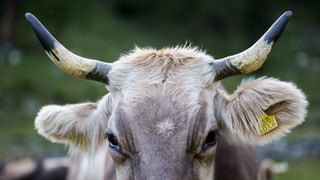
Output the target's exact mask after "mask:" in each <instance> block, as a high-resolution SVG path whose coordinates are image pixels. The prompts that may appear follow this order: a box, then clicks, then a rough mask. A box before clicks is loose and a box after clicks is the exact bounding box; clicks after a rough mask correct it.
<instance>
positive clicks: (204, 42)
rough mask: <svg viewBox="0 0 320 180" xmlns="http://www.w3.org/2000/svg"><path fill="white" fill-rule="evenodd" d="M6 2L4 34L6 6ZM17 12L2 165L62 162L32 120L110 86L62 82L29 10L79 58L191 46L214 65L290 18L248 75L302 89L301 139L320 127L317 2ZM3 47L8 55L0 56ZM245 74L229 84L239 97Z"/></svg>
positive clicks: (216, 0) (56, 1) (95, 3)
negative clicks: (40, 157) (41, 158)
mask: <svg viewBox="0 0 320 180" xmlns="http://www.w3.org/2000/svg"><path fill="white" fill-rule="evenodd" d="M9 1H10V0H0V13H1V16H0V24H1V26H0V27H1V29H0V30H1V31H2V32H1V34H2V36H4V35H3V34H4V33H3V31H4V29H5V24H4V22H5V19H4V18H3V17H5V16H4V14H5V12H6V4H7V3H8V2H9ZM12 1H14V2H15V5H16V16H15V19H14V41H13V47H12V49H11V50H10V52H4V44H0V159H12V158H18V157H23V156H26V155H32V154H36V153H42V154H44V155H57V154H64V153H65V151H66V149H65V147H64V146H57V145H54V144H51V143H49V142H48V141H46V140H44V139H43V138H42V137H40V136H38V135H37V133H36V131H35V130H34V129H33V120H34V117H35V116H36V112H37V111H38V110H39V109H40V108H41V106H43V105H45V104H49V103H55V104H65V103H76V102H82V101H88V100H89V101H95V100H97V99H99V98H100V97H101V96H102V95H103V94H105V93H106V90H105V88H104V86H103V85H101V84H98V83H95V82H88V81H83V80H81V79H76V78H73V77H69V76H68V75H65V74H64V73H62V72H61V71H60V70H58V69H57V68H56V67H55V66H54V65H53V64H52V63H51V62H50V60H48V58H47V57H46V55H45V53H43V52H42V49H41V47H40V45H39V43H38V42H37V40H36V38H35V36H34V35H33V32H32V30H31V28H30V26H29V24H27V22H26V20H25V18H24V13H25V12H32V13H33V14H34V15H36V16H37V17H38V18H39V19H40V20H41V21H42V22H43V24H44V25H45V26H46V27H47V28H48V29H49V30H50V31H51V32H52V33H53V34H54V35H55V36H56V38H57V39H59V41H60V42H62V44H64V45H65V46H66V47H68V48H69V49H71V50H72V51H74V52H75V53H77V54H79V55H82V56H87V57H90V58H96V59H103V60H105V61H114V60H116V59H117V58H118V57H119V55H120V54H121V53H126V52H128V51H129V50H130V49H132V48H133V47H134V46H135V45H138V46H151V47H156V48H161V47H164V46H175V45H183V44H185V43H186V42H189V43H190V42H192V44H193V45H195V46H199V47H200V48H202V49H204V50H206V51H207V52H208V53H209V54H213V55H214V56H215V57H218V58H219V57H223V56H227V55H231V54H234V53H237V52H239V51H242V50H243V49H245V48H247V47H249V46H250V45H251V44H252V43H254V42H255V41H256V40H257V39H258V38H259V37H260V36H261V35H262V33H263V32H265V30H266V29H267V28H268V27H269V26H270V25H271V23H272V22H273V21H274V20H275V19H276V18H277V17H278V16H280V15H281V13H283V12H284V11H285V10H292V11H293V12H294V15H293V17H292V20H291V21H290V23H289V24H288V27H287V29H286V30H285V32H284V33H283V35H282V37H281V38H280V40H279V41H278V42H277V45H276V46H275V47H274V49H273V51H272V53H271V55H270V56H269V60H268V61H266V63H265V64H264V66H263V68H261V69H260V70H258V71H257V72H255V73H253V74H250V76H256V77H257V76H273V77H277V78H279V79H281V80H285V81H292V82H295V83H296V84H297V85H298V87H300V88H302V89H303V91H304V92H305V93H306V94H307V96H308V100H309V101H310V106H309V114H308V117H307V121H306V123H304V124H303V125H302V126H300V127H299V128H300V130H299V131H298V132H299V133H301V132H303V131H305V132H307V131H308V130H309V129H316V130H315V131H317V130H318V129H320V120H319V119H320V112H319V111H318V110H319V108H320V94H319V93H318V89H319V84H320V78H319V75H320V57H319V52H320V23H319V17H320V11H319V10H318V8H319V1H317V0H305V1H298V0H291V1H289V0H284V1H276V0H268V1H267V0H261V1H255V0H242V1H241V0H240V1H232V2H231V1H225V0H202V1H199V0H175V1H172V0H170V1H169V0H154V1H149V0H140V1H136V0H92V1H85V0H77V1H75V0H68V1H65V0H41V1H40V0H38V1H37V0H33V1H31V0H12ZM1 48H2V49H1ZM244 77H247V76H237V77H231V78H228V79H226V80H224V83H225V85H226V87H227V89H229V90H231V91H232V90H233V89H234V88H235V87H236V86H237V85H238V84H239V82H240V81H241V79H242V78H244Z"/></svg>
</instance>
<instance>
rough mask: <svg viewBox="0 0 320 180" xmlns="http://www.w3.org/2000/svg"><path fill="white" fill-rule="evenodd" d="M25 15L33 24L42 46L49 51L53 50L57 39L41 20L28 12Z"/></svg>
mask: <svg viewBox="0 0 320 180" xmlns="http://www.w3.org/2000/svg"><path fill="white" fill-rule="evenodd" d="M25 17H26V19H27V21H28V22H29V23H30V24H31V27H32V29H33V31H34V33H35V34H36V36H37V38H38V39H39V41H40V43H41V45H42V47H43V48H44V49H45V50H46V51H47V52H51V50H52V49H53V48H54V44H55V42H57V40H56V39H55V38H54V37H53V36H52V35H51V34H50V33H49V31H48V30H47V29H46V28H45V27H44V26H43V25H42V24H41V22H40V21H39V20H38V19H37V18H36V17H35V16H34V15H32V14H31V13H26V14H25Z"/></svg>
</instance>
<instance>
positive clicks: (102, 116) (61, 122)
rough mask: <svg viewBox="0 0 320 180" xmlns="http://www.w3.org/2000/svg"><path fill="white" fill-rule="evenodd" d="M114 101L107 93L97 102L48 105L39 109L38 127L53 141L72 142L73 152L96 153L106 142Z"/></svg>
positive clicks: (68, 143) (69, 143) (36, 123)
mask: <svg viewBox="0 0 320 180" xmlns="http://www.w3.org/2000/svg"><path fill="white" fill-rule="evenodd" d="M111 103H112V101H111V96H109V95H106V96H105V97H103V98H102V99H101V100H100V101H98V102H96V103H80V104H70V105H63V106H59V105H47V106H44V107H42V108H41V110H40V111H39V112H38V114H37V117H36V119H35V128H36V129H37V130H38V133H39V134H41V135H42V136H44V137H45V138H47V139H49V140H50V141H52V142H56V143H63V144H67V145H69V146H70V150H71V151H78V150H80V151H85V152H95V151H96V150H97V148H99V147H100V146H101V145H102V144H103V142H104V135H103V134H104V131H105V129H106V128H107V123H108V119H109V117H110V114H111V113H110V112H111V109H110V107H111V106H112V105H111ZM71 153H72V152H71Z"/></svg>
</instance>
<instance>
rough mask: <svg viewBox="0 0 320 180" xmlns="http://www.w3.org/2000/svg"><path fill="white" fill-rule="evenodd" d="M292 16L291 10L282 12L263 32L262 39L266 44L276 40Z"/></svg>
mask: <svg viewBox="0 0 320 180" xmlns="http://www.w3.org/2000/svg"><path fill="white" fill-rule="evenodd" d="M291 16H292V11H286V12H284V13H283V14H282V15H281V16H280V17H279V18H278V19H277V20H276V21H275V22H274V23H273V24H272V26H271V27H270V28H269V29H268V31H267V32H266V33H265V34H264V36H263V40H264V41H266V42H267V43H268V44H269V43H271V42H276V41H277V40H278V39H279V37H280V36H281V34H282V32H283V30H284V29H285V27H286V25H287V23H288V22H289V20H290V18H291Z"/></svg>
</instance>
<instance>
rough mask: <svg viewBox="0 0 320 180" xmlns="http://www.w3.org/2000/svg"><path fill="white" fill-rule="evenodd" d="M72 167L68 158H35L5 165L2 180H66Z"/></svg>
mask: <svg viewBox="0 0 320 180" xmlns="http://www.w3.org/2000/svg"><path fill="white" fill-rule="evenodd" d="M70 165H71V162H70V158H68V157H54V158H43V157H38V156H35V157H33V158H25V159H21V160H16V161H11V162H6V163H3V164H2V165H1V166H0V180H51V179H52V180H65V179H66V178H67V174H68V170H69V167H70Z"/></svg>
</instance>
